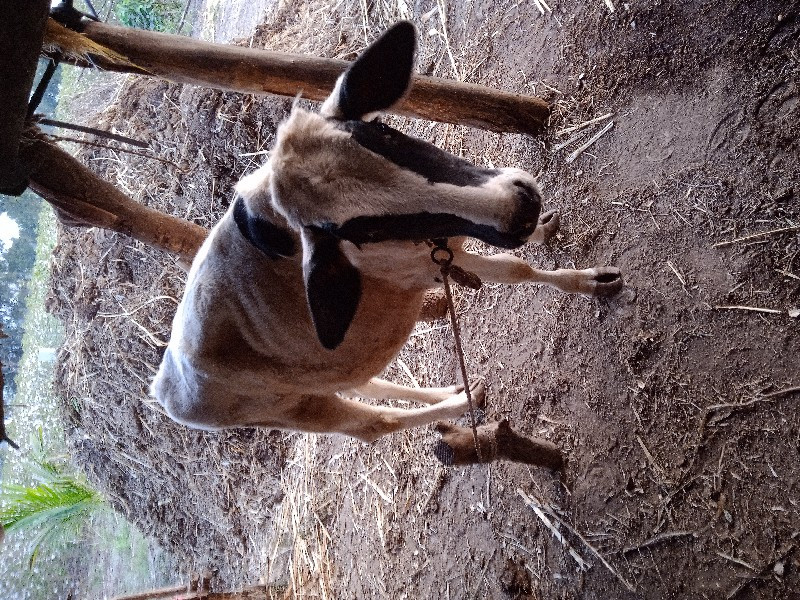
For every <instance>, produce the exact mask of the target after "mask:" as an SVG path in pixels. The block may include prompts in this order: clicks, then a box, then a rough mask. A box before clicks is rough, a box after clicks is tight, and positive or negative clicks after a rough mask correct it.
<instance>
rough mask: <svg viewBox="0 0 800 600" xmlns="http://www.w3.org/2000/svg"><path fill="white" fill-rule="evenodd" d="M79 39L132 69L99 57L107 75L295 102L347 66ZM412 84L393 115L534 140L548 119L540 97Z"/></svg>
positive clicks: (124, 33) (324, 90)
mask: <svg viewBox="0 0 800 600" xmlns="http://www.w3.org/2000/svg"><path fill="white" fill-rule="evenodd" d="M82 32H83V33H84V34H85V35H86V36H87V37H88V38H89V39H90V40H92V41H94V42H97V43H98V44H101V45H103V46H105V47H106V48H109V49H110V50H113V51H114V52H117V53H119V54H121V55H123V56H125V57H126V58H127V59H128V61H130V63H132V65H135V66H131V65H127V66H121V65H118V64H114V63H111V62H110V61H108V60H105V59H103V58H102V57H98V60H97V61H96V62H97V63H98V65H99V66H101V67H103V68H105V69H108V70H117V71H125V72H134V73H139V74H145V75H152V76H155V77H160V78H162V79H167V80H169V81H175V82H180V83H189V84H194V85H201V86H205V87H211V88H215V89H219V90H225V91H235V92H242V93H246V94H264V93H269V94H279V95H282V96H292V97H294V96H297V95H298V93H300V94H302V96H303V97H304V98H307V99H309V100H315V101H322V100H324V99H325V98H327V97H328V95H329V94H330V93H331V90H333V86H334V84H335V83H336V79H337V78H338V77H339V75H340V74H341V73H342V72H343V71H344V70H345V69H346V68H347V66H348V65H349V63H348V62H347V61H344V60H337V59H331V58H318V57H311V56H304V55H300V54H289V53H284V52H273V51H269V50H260V49H253V48H241V47H238V46H225V45H221V44H212V43H209V42H204V41H201V40H195V39H191V38H188V37H184V36H177V35H171V34H167V33H157V32H153V31H144V30H140V29H131V28H127V27H118V26H115V25H109V24H107V23H97V22H93V21H92V22H85V23H84V24H83V30H82ZM412 81H413V83H412V86H411V90H410V91H409V93H408V95H407V96H406V97H405V98H404V99H403V100H401V101H400V102H399V103H398V104H397V105H396V106H395V107H393V108H392V110H391V111H390V112H395V113H398V114H401V115H405V116H409V117H416V118H419V119H429V120H432V121H442V122H445V123H454V124H458V125H469V126H472V127H479V128H481V129H488V130H490V131H497V132H512V133H529V134H538V133H540V132H541V131H542V129H543V128H544V126H545V124H546V122H547V118H548V116H549V114H550V108H549V106H548V104H547V103H546V102H544V101H543V100H541V99H540V98H534V97H531V96H523V95H521V94H514V93H510V92H503V91H498V90H493V89H491V88H487V87H485V86H480V85H474V84H469V83H460V82H456V81H451V80H447V79H441V78H438V77H427V76H423V75H415V76H414V77H413V80H412Z"/></svg>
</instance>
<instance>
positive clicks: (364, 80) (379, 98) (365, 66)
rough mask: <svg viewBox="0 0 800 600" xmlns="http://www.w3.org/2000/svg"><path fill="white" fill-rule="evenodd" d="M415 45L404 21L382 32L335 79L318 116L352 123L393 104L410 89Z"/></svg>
mask: <svg viewBox="0 0 800 600" xmlns="http://www.w3.org/2000/svg"><path fill="white" fill-rule="evenodd" d="M416 43H417V39H416V30H415V29H414V26H413V25H412V24H411V23H409V22H408V21H400V22H399V23H396V24H395V25H393V26H392V27H391V28H390V29H388V30H386V31H385V32H384V33H383V35H381V37H379V38H378V39H377V40H375V41H374V42H373V43H372V44H370V45H369V46H368V47H367V49H366V50H364V52H363V53H362V54H361V55H360V56H359V57H358V58H357V59H356V61H355V62H354V63H353V64H352V65H350V67H349V68H348V69H347V70H346V71H345V72H344V73H343V74H342V75H341V77H339V80H338V81H337V82H336V87H335V88H334V90H333V93H332V94H331V96H330V97H329V98H328V99H327V100H326V101H325V103H324V104H323V105H322V114H323V115H325V116H326V117H333V118H337V119H343V120H348V121H354V120H358V119H362V118H363V117H364V116H365V115H369V114H370V113H375V112H379V111H382V110H385V109H387V108H389V107H390V106H392V105H393V104H395V103H396V102H397V101H398V100H400V99H401V98H402V97H403V96H404V95H405V93H406V92H407V91H408V89H409V87H410V84H411V73H412V70H413V68H414V49H415V48H416Z"/></svg>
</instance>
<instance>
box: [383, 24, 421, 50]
mask: <svg viewBox="0 0 800 600" xmlns="http://www.w3.org/2000/svg"><path fill="white" fill-rule="evenodd" d="M383 35H384V36H388V35H391V36H393V37H395V38H396V41H398V42H403V43H404V44H405V45H409V44H410V45H413V46H416V44H417V28H416V27H414V24H413V23H412V22H411V21H398V22H397V23H395V24H394V25H392V26H391V27H390V28H389V29H387V30H386V32H385V33H384V34H383Z"/></svg>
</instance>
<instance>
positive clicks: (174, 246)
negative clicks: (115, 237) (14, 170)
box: [19, 127, 208, 264]
mask: <svg viewBox="0 0 800 600" xmlns="http://www.w3.org/2000/svg"><path fill="white" fill-rule="evenodd" d="M19 153H20V162H22V163H24V164H25V166H26V167H28V168H29V170H30V187H31V189H32V190H33V191H34V192H36V193H37V194H39V195H40V196H41V197H42V198H44V199H45V200H46V201H47V202H49V203H50V204H51V205H52V206H53V207H54V208H55V209H56V212H57V213H58V216H59V218H60V219H61V220H62V222H64V223H65V224H66V225H82V226H86V227H102V228H104V229H110V230H112V231H116V232H118V233H123V234H125V235H128V236H130V237H132V238H135V239H137V240H139V241H141V242H144V243H145V244H147V245H149V246H152V247H154V248H159V249H161V250H165V251H167V252H171V253H173V254H177V255H178V257H179V258H180V259H181V260H182V261H183V262H185V263H186V264H188V263H191V262H192V259H193V258H194V255H195V253H196V252H197V250H198V248H200V245H201V244H202V243H203V240H204V239H205V238H206V235H208V231H207V230H206V229H205V228H204V227H201V226H200V225H196V224H194V223H192V222H190V221H186V220H184V219H179V218H177V217H173V216H171V215H167V214H165V213H162V212H160V211H157V210H154V209H152V208H148V207H147V206H144V205H142V204H139V203H138V202H135V201H134V200H132V199H131V198H129V197H128V196H126V195H125V194H124V193H123V192H121V191H120V190H118V189H117V188H116V187H114V186H113V185H112V184H111V183H109V182H108V181H106V180H104V179H102V178H100V177H98V176H97V175H95V174H94V173H93V172H92V171H90V170H89V169H88V168H86V167H85V166H84V165H83V164H81V163H80V162H79V161H78V160H76V159H75V158H74V157H73V156H71V155H70V154H68V153H66V152H64V151H63V150H62V149H61V148H59V147H58V146H57V145H55V144H54V143H52V142H49V141H47V139H46V138H45V137H44V135H42V133H41V131H39V130H38V129H37V128H35V127H30V128H29V129H27V130H26V132H25V134H24V137H23V140H22V143H21V144H20V149H19Z"/></svg>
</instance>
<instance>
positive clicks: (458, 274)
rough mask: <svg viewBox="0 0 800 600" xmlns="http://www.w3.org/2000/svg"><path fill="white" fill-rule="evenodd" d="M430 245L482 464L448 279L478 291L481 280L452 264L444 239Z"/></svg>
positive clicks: (476, 448)
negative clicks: (441, 284)
mask: <svg viewBox="0 0 800 600" xmlns="http://www.w3.org/2000/svg"><path fill="white" fill-rule="evenodd" d="M432 243H433V250H431V260H432V261H433V262H434V264H436V265H438V266H439V271H440V272H441V274H442V283H443V284H444V296H445V299H446V300H447V311H448V312H449V313H450V326H451V327H452V329H453V338H454V340H455V346H456V356H457V357H458V364H459V367H460V368H461V380H462V381H463V382H464V392H465V393H466V395H467V403H468V404H469V416H470V421H471V422H472V439H473V441H474V442H475V452H476V453H477V455H478V462H479V463H482V462H483V456H482V454H481V445H480V442H478V423H477V421H476V419H475V403H474V402H473V400H472V389H471V388H470V383H469V375H467V366H466V363H465V361H464V350H463V347H462V345H461V330H460V329H459V326H458V320H457V319H456V307H455V305H454V304H453V294H452V293H451V291H450V278H451V277H452V279H453V281H455V282H456V283H459V284H461V285H463V286H466V287H469V288H472V289H474V290H477V289H480V287H481V280H480V278H479V277H478V276H477V275H475V273H470V272H469V271H465V270H464V269H462V268H461V267H459V266H458V265H454V264H453V251H452V250H450V248H448V246H447V240H446V239H444V240H442V239H439V240H432ZM442 255H443V256H442Z"/></svg>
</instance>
